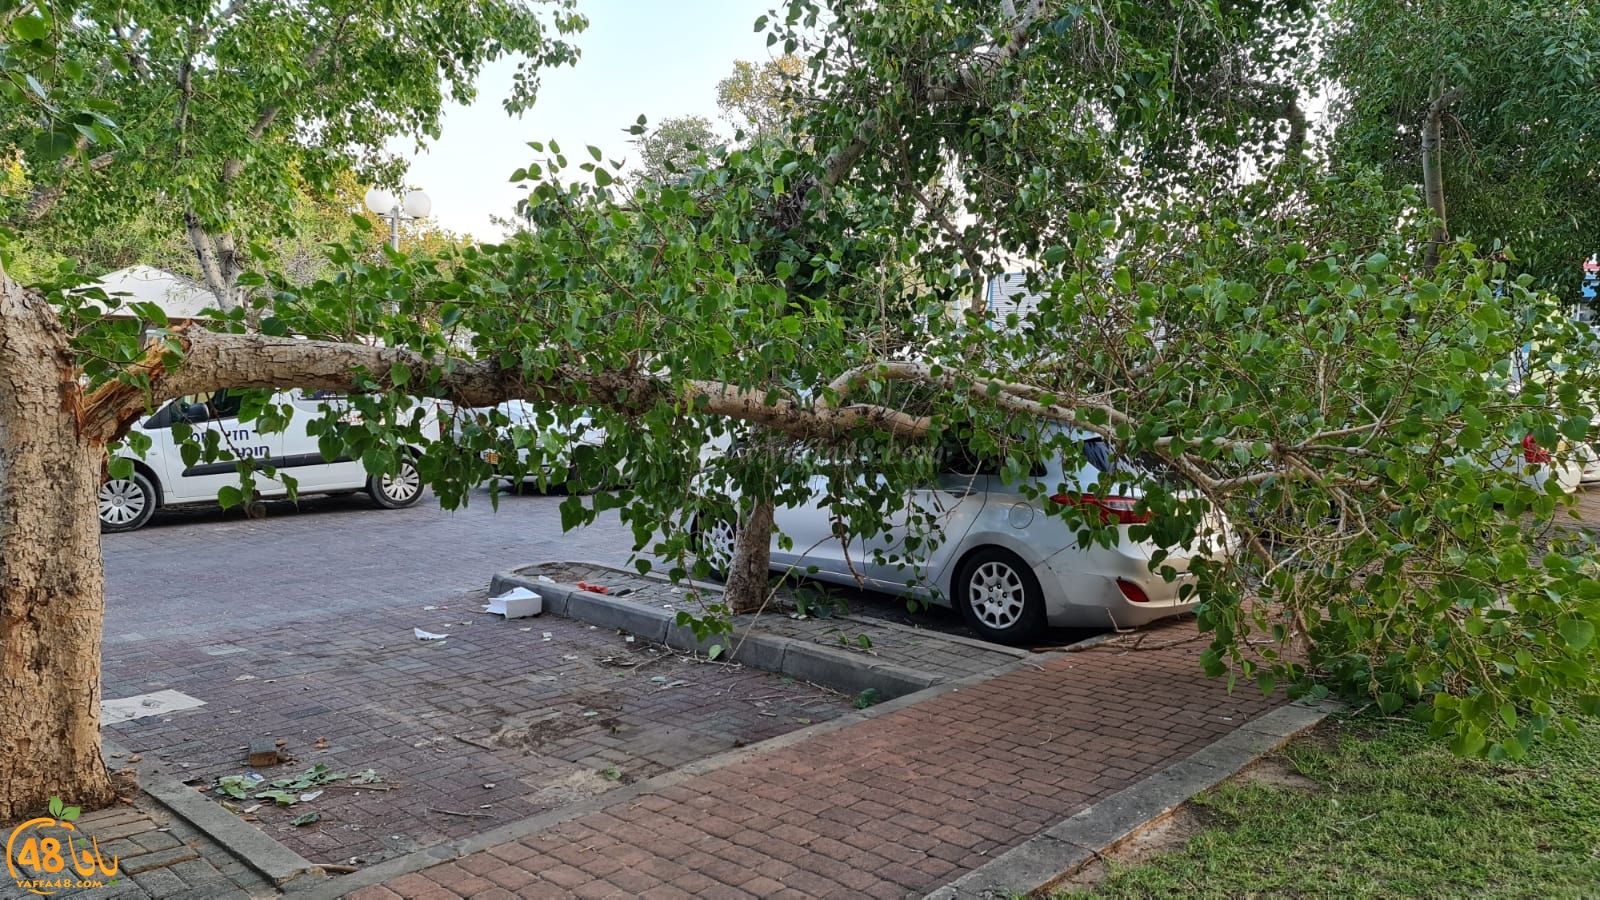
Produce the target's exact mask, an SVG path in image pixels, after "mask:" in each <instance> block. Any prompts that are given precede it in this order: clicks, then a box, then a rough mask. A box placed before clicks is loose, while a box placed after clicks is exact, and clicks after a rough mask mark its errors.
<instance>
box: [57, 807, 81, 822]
mask: <svg viewBox="0 0 1600 900" xmlns="http://www.w3.org/2000/svg"><path fill="white" fill-rule="evenodd" d="M82 813H83V810H82V809H81V808H79V807H76V806H69V807H67V808H66V809H63V810H62V811H61V815H59V816H56V818H58V819H60V820H61V821H63V822H74V821H77V818H78V816H79V815H81V814H82Z"/></svg>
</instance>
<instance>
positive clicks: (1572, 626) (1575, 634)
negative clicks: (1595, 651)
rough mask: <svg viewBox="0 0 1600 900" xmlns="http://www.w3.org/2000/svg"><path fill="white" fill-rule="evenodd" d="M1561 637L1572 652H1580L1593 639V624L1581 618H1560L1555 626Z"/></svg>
mask: <svg viewBox="0 0 1600 900" xmlns="http://www.w3.org/2000/svg"><path fill="white" fill-rule="evenodd" d="M1556 627H1557V628H1558V629H1560V631H1561V637H1562V638H1563V639H1564V640H1565V641H1566V642H1567V646H1568V647H1570V648H1571V649H1572V651H1573V652H1574V653H1577V652H1580V651H1582V650H1583V648H1585V647H1587V646H1589V642H1590V641H1592V640H1594V624H1593V623H1592V622H1587V621H1585V620H1583V619H1562V620H1561V621H1560V622H1559V623H1557V626H1556Z"/></svg>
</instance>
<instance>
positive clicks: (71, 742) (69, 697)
mask: <svg viewBox="0 0 1600 900" xmlns="http://www.w3.org/2000/svg"><path fill="white" fill-rule="evenodd" d="M80 396H81V394H80V391H79V388H78V385H77V383H76V381H75V379H74V368H73V360H72V355H71V354H70V353H69V352H68V350H67V340H66V335H65V334H64V333H63V332H62V330H61V326H60V324H59V323H58V322H57V320H56V316H55V312H54V311H53V310H52V309H51V308H50V306H49V304H48V303H46V302H45V299H44V297H42V296H41V295H39V294H38V293H29V292H26V291H24V290H23V289H22V288H21V287H20V286H19V285H17V284H16V283H14V282H12V281H11V280H10V279H8V278H6V277H5V275H4V273H3V272H0V821H8V820H16V819H19V818H22V817H24V816H27V815H30V814H39V813H43V812H44V811H45V809H46V808H47V806H48V803H49V800H50V798H51V797H52V796H58V797H60V798H61V799H62V800H63V801H64V802H66V803H67V804H68V805H71V806H83V807H85V808H93V807H96V806H102V805H104V804H106V803H109V802H111V800H112V799H114V796H115V795H114V794H113V792H112V789H111V781H110V777H109V774H108V773H107V771H106V767H105V763H104V761H103V760H102V759H101V757H100V640H101V631H102V627H103V614H104V611H105V575H104V572H103V570H102V568H101V559H100V524H99V519H98V516H97V514H96V499H95V498H96V494H97V493H98V491H99V487H100V467H101V459H102V455H103V452H104V451H103V448H102V447H100V446H98V445H95V444H92V443H90V442H89V441H86V440H84V439H83V438H82V437H81V436H80V434H79V429H78V422H77V413H78V410H79V400H80Z"/></svg>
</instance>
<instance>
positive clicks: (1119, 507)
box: [1050, 494, 1150, 525]
mask: <svg viewBox="0 0 1600 900" xmlns="http://www.w3.org/2000/svg"><path fill="white" fill-rule="evenodd" d="M1050 499H1051V501H1052V502H1055V503H1064V504H1066V505H1068V506H1086V507H1089V508H1091V509H1093V510H1094V511H1095V512H1097V513H1099V514H1100V521H1102V522H1104V523H1105V524H1107V525H1143V524H1144V523H1146V522H1148V521H1150V514H1149V513H1147V512H1146V513H1141V512H1134V507H1135V506H1138V505H1139V501H1138V500H1137V499H1135V498H1133V497H1092V496H1089V495H1087V494H1084V495H1080V496H1077V497H1074V496H1072V495H1071V494H1057V495H1055V496H1054V497H1051V498H1050Z"/></svg>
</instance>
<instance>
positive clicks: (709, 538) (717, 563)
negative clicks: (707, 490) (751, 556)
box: [695, 519, 739, 578]
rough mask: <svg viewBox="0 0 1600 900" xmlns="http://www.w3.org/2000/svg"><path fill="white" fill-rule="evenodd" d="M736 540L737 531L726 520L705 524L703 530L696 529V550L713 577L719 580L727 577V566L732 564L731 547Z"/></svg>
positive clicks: (737, 536)
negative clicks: (709, 568) (709, 567)
mask: <svg viewBox="0 0 1600 900" xmlns="http://www.w3.org/2000/svg"><path fill="white" fill-rule="evenodd" d="M738 538H739V531H738V529H737V528H735V527H734V524H733V523H732V522H729V521H728V520H726V519H717V520H715V521H712V522H709V523H707V524H706V525H705V527H704V528H698V529H696V531H695V544H696V549H697V550H698V551H699V553H700V558H701V559H703V560H705V561H706V564H707V565H709V566H711V573H712V574H713V575H716V576H717V577H719V578H722V577H726V576H727V574H728V566H729V565H731V564H732V563H733V547H734V544H735V542H737V541H738Z"/></svg>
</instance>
